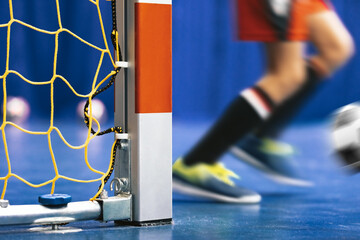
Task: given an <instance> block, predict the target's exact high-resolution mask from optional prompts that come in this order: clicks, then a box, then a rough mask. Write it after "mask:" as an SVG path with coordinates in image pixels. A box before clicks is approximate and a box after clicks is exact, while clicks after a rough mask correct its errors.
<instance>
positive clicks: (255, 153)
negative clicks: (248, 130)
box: [230, 135, 313, 187]
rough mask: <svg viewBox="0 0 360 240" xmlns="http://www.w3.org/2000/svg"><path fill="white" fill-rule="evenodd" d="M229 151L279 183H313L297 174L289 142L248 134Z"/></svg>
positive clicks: (310, 184)
mask: <svg viewBox="0 0 360 240" xmlns="http://www.w3.org/2000/svg"><path fill="white" fill-rule="evenodd" d="M230 152H231V153H232V154H233V155H234V156H236V157H237V158H238V159H240V160H242V161H244V162H245V163H248V164H249V165H251V166H253V167H255V168H257V169H259V170H260V171H262V172H263V173H265V175H266V176H268V177H269V178H271V179H273V180H274V181H277V182H279V183H283V184H288V185H293V186H301V187H309V186H312V185H313V184H312V183H311V182H309V181H307V180H304V179H303V178H302V177H301V176H300V175H299V173H298V171H297V166H296V163H295V161H294V159H293V158H292V156H293V155H294V149H293V148H292V146H291V145H289V144H286V143H281V142H278V141H274V140H272V139H259V138H257V137H255V136H253V135H249V136H247V137H245V138H243V139H242V140H241V141H239V142H238V143H236V144H235V145H234V146H233V147H231V148H230Z"/></svg>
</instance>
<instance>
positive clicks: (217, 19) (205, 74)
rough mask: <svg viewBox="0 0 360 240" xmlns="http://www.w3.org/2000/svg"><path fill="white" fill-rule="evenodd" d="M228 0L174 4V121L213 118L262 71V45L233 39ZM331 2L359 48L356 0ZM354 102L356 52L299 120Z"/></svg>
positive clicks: (359, 63)
mask: <svg viewBox="0 0 360 240" xmlns="http://www.w3.org/2000/svg"><path fill="white" fill-rule="evenodd" d="M230 2H231V0H229V1H224V0H196V1H194V0H175V1H174V2H173V56H174V58H173V61H174V62H173V66H174V69H173V73H174V75H173V79H174V86H173V87H174V88H173V95H174V116H175V119H202V118H211V119H213V118H216V117H217V116H218V115H220V114H221V113H222V111H223V109H224V107H226V105H227V104H228V103H229V101H231V100H232V99H233V98H234V97H235V95H236V94H238V92H239V91H240V90H241V89H243V88H245V87H248V86H251V85H253V84H254V82H255V81H256V79H258V78H259V77H260V76H261V74H262V72H263V60H262V57H261V56H262V51H263V50H262V46H261V45H260V44H259V43H250V42H237V41H235V40H234V39H235V38H234V37H233V35H234V34H233V32H234V31H233V27H232V24H233V23H232V19H231V18H232V17H231V14H232V9H231V4H230ZM333 4H334V6H335V8H336V11H337V12H338V14H339V15H340V17H341V18H342V20H343V22H344V24H345V25H346V26H347V28H348V29H349V30H350V32H351V33H352V35H353V37H354V39H355V42H356V45H357V46H360V27H359V24H360V14H359V13H360V1H358V0H346V1H344V0H333ZM309 51H312V50H311V49H310V50H309ZM357 100H360V56H359V54H357V55H356V56H355V57H354V58H353V59H352V60H351V62H349V64H348V65H347V66H346V67H344V68H343V69H341V70H340V71H338V72H337V73H336V74H335V75H334V76H333V77H332V78H331V79H329V80H328V81H326V83H325V84H324V85H322V86H321V87H320V89H319V90H318V91H317V92H316V93H315V94H314V96H313V97H312V98H311V99H309V102H308V104H306V106H305V107H304V109H303V110H302V111H301V112H300V114H299V115H298V117H297V120H298V121H305V120H306V121H307V120H317V119H323V118H324V117H326V116H328V115H329V113H331V112H332V111H333V110H334V109H336V108H338V107H339V106H342V105H344V104H347V103H350V102H353V101H357Z"/></svg>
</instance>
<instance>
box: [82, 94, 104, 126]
mask: <svg viewBox="0 0 360 240" xmlns="http://www.w3.org/2000/svg"><path fill="white" fill-rule="evenodd" d="M85 103H86V101H85V100H84V101H81V102H79V104H78V106H77V110H76V111H77V114H78V116H79V117H80V118H81V119H84V106H85ZM91 105H92V115H93V117H94V118H95V119H96V120H97V121H99V122H100V123H104V122H106V120H107V110H106V106H105V104H104V103H103V102H102V101H101V100H99V99H93V100H92V101H91ZM89 113H90V107H89Z"/></svg>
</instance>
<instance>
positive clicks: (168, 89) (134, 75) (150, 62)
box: [114, 0, 172, 223]
mask: <svg viewBox="0 0 360 240" xmlns="http://www.w3.org/2000/svg"><path fill="white" fill-rule="evenodd" d="M117 12H118V14H119V15H118V16H119V17H118V27H119V29H123V31H124V33H122V34H120V35H121V36H122V37H121V38H120V39H119V40H120V46H121V48H122V49H124V51H123V57H124V59H125V61H126V62H127V63H128V68H126V69H125V71H124V74H119V76H118V79H117V80H116V83H115V116H114V118H115V125H118V126H124V129H125V132H128V133H129V139H130V141H131V154H130V158H131V192H132V195H133V206H132V207H133V213H132V219H133V221H134V222H137V223H146V222H152V221H164V222H167V221H171V218H172V171H171V169H172V55H171V54H172V42H171V40H172V38H171V26H172V25H171V22H172V17H171V14H172V1H171V0H118V4H117ZM120 31H121V30H120ZM122 103H125V104H122ZM124 113H125V114H124ZM123 159H126V158H123ZM116 169H117V170H116V171H115V177H119V178H122V177H125V178H126V173H125V176H124V175H123V176H122V175H121V174H122V173H121V167H119V168H116ZM123 174H124V173H123Z"/></svg>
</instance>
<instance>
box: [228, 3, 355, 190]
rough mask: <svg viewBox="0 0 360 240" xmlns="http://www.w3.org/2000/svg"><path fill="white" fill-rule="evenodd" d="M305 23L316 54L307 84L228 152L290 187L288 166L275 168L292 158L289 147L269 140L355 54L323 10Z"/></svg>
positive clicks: (333, 19) (348, 38)
mask: <svg viewBox="0 0 360 240" xmlns="http://www.w3.org/2000/svg"><path fill="white" fill-rule="evenodd" d="M306 22H307V26H306V27H307V28H308V29H309V39H310V41H311V42H313V43H314V44H315V46H316V47H317V48H318V50H319V51H318V52H319V53H318V55H315V56H313V57H310V58H309V60H308V61H307V67H306V68H307V70H306V72H307V74H306V81H305V82H304V84H303V85H302V86H301V87H300V88H299V89H298V90H297V91H296V93H295V94H293V95H292V96H291V97H290V98H288V99H287V100H286V101H284V102H283V104H281V105H280V106H279V107H277V108H276V110H275V111H274V113H273V114H272V116H271V117H270V118H269V119H268V121H266V122H265V123H264V124H263V125H262V126H261V127H260V128H259V129H257V131H256V135H255V136H254V135H251V136H248V137H247V138H246V139H244V140H243V141H240V142H238V143H237V144H236V145H235V146H233V147H232V149H231V150H232V152H233V153H234V155H236V156H237V157H239V158H241V159H242V160H247V159H250V160H249V161H251V162H250V163H253V164H252V165H254V166H256V167H258V168H260V169H261V170H263V171H265V172H267V173H269V171H270V172H271V174H270V175H271V176H273V177H274V176H276V177H277V180H279V181H281V182H285V183H292V184H296V183H298V182H297V181H295V182H294V181H293V180H291V179H290V178H288V179H286V178H284V177H283V176H285V177H286V176H289V177H291V178H293V176H296V174H294V173H295V172H294V171H291V168H289V166H286V165H284V166H281V165H280V166H278V165H277V164H278V163H281V164H283V163H284V162H289V161H285V160H286V159H289V158H290V157H291V153H292V152H293V150H292V148H291V146H289V145H284V144H279V143H278V142H275V141H273V140H271V139H273V138H276V137H277V136H278V134H279V133H280V132H281V131H282V130H283V128H284V127H286V126H287V124H288V123H289V122H290V120H291V119H292V117H293V116H294V115H295V114H296V112H298V110H299V108H301V106H302V105H303V104H304V102H305V101H306V100H307V99H308V97H309V95H311V93H312V92H313V91H314V90H315V89H316V87H317V86H318V84H319V83H320V82H322V80H323V79H324V78H325V77H327V76H329V75H331V73H332V72H333V71H335V70H336V69H337V68H339V67H340V66H342V65H343V64H344V63H345V62H346V61H347V60H348V59H349V58H350V57H351V55H352V54H353V52H354V46H353V41H352V38H351V36H350V34H349V33H348V31H347V30H346V28H345V27H344V26H343V24H342V23H341V21H340V20H339V18H338V16H337V15H336V14H335V13H334V12H333V11H331V10H326V9H324V11H321V12H318V13H316V14H310V15H309V16H308V17H307V19H306ZM267 149H269V150H267ZM279 149H280V151H279ZM279 159H283V160H284V161H279ZM273 160H274V161H273ZM289 160H290V159H289ZM274 163H276V164H275V165H274ZM279 174H280V175H279ZM281 175H283V176H281ZM289 180H290V181H289Z"/></svg>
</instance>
